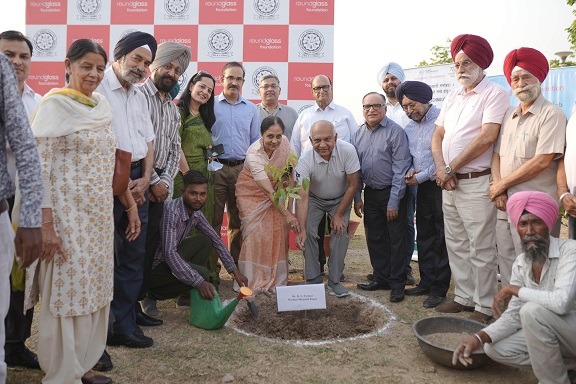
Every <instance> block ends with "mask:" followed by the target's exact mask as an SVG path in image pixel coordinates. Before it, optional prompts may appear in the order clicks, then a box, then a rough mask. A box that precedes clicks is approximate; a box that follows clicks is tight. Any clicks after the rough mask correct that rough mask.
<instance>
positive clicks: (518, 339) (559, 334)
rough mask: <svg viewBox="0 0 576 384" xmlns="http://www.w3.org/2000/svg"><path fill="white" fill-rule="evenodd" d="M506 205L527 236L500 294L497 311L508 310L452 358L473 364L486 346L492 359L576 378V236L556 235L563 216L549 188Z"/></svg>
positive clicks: (551, 378) (543, 374)
mask: <svg viewBox="0 0 576 384" xmlns="http://www.w3.org/2000/svg"><path fill="white" fill-rule="evenodd" d="M506 209H507V211H508V214H509V216H510V221H511V222H512V224H513V225H514V226H515V227H516V229H517V231H518V235H519V236H520V238H521V239H522V250H523V253H522V254H520V255H519V256H518V258H517V259H516V260H515V262H514V266H513V267H512V278H511V279H510V285H507V286H506V287H504V288H502V290H501V291H500V292H499V293H498V294H497V295H496V297H494V302H493V304H492V310H493V311H494V313H495V314H497V315H498V314H499V312H500V306H501V304H502V302H503V303H504V305H506V304H507V305H508V308H507V309H506V311H505V312H504V313H503V314H502V316H500V317H499V318H498V320H496V321H495V322H494V323H493V324H490V325H489V326H488V327H486V328H484V329H483V330H481V331H480V332H478V333H477V334H475V335H473V336H470V337H468V338H467V339H465V340H464V341H463V342H462V343H461V344H460V346H459V347H458V348H456V350H455V351H454V355H453V357H452V363H453V364H456V362H457V361H458V360H459V361H460V362H461V363H462V364H464V365H467V364H469V363H471V361H472V357H471V354H472V352H473V351H475V350H478V349H481V348H482V347H484V351H485V352H486V354H487V355H488V356H490V358H492V359H493V360H495V361H498V362H500V363H502V364H507V365H511V366H513V367H516V368H532V370H533V371H534V375H535V376H536V377H537V378H538V380H539V382H540V383H546V384H547V383H554V384H560V383H564V384H570V383H571V382H572V383H573V382H574V380H575V379H576V372H574V370H575V369H576V283H575V282H576V241H574V240H559V239H557V238H555V237H552V236H550V230H551V229H552V227H553V226H554V224H555V223H556V218H557V217H558V204H557V203H556V199H554V198H552V197H551V196H549V195H548V194H546V193H544V192H537V191H523V192H517V193H515V194H513V195H512V196H510V198H509V199H508V203H507V205H506Z"/></svg>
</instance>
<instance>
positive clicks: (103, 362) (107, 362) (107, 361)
mask: <svg viewBox="0 0 576 384" xmlns="http://www.w3.org/2000/svg"><path fill="white" fill-rule="evenodd" d="M112 368H114V364H112V358H111V357H110V355H109V354H108V352H107V351H106V350H104V353H103V354H102V356H101V357H100V360H98V362H97V363H96V365H95V366H94V367H92V370H93V371H98V372H108V371H111V370H112Z"/></svg>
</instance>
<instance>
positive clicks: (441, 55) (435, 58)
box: [416, 0, 576, 67]
mask: <svg viewBox="0 0 576 384" xmlns="http://www.w3.org/2000/svg"><path fill="white" fill-rule="evenodd" d="M571 1H576V0H571ZM451 42H452V39H446V43H447V45H435V46H433V47H432V48H431V49H430V52H432V57H431V58H430V61H426V60H422V61H421V62H420V63H418V64H416V66H417V67H424V66H426V65H438V64H452V56H450V43H451Z"/></svg>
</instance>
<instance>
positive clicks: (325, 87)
mask: <svg viewBox="0 0 576 384" xmlns="http://www.w3.org/2000/svg"><path fill="white" fill-rule="evenodd" d="M330 87H331V85H322V86H319V87H314V88H312V90H313V91H314V92H320V90H323V91H324V92H328V91H329V90H330Z"/></svg>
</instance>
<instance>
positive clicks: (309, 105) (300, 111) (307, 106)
mask: <svg viewBox="0 0 576 384" xmlns="http://www.w3.org/2000/svg"><path fill="white" fill-rule="evenodd" d="M311 106H312V104H306V105H303V106H302V108H300V109H299V110H298V114H301V113H302V111H303V110H305V109H308V108H310V107H311Z"/></svg>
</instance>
